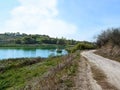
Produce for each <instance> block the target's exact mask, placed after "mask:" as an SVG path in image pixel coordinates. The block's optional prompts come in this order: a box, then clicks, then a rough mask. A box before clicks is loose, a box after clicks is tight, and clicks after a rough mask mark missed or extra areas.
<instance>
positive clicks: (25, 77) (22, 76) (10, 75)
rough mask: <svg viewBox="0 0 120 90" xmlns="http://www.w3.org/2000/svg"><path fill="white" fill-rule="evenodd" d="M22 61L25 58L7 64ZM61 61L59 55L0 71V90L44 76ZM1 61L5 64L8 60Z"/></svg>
mask: <svg viewBox="0 0 120 90" xmlns="http://www.w3.org/2000/svg"><path fill="white" fill-rule="evenodd" d="M20 61H21V62H23V60H17V61H12V60H9V61H8V62H9V63H7V64H6V66H9V65H10V66H11V65H13V66H14V65H16V64H18V63H19V64H20ZM60 61H61V59H60V58H59V57H57V58H49V59H47V60H44V61H42V62H39V63H36V64H32V65H23V66H21V67H18V68H15V67H14V68H9V69H6V71H5V72H1V73H0V90H6V89H10V88H12V89H13V88H17V87H23V86H24V85H25V84H26V82H27V81H29V80H31V79H32V78H33V77H38V76H39V77H40V76H42V75H43V74H44V73H45V72H47V71H48V70H49V69H50V68H52V67H54V66H55V65H56V64H57V63H59V62H60ZM1 62H4V63H3V64H5V62H7V61H1ZM19 64H18V65H19Z"/></svg>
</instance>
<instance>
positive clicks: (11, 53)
mask: <svg viewBox="0 0 120 90" xmlns="http://www.w3.org/2000/svg"><path fill="white" fill-rule="evenodd" d="M65 54H67V51H66V50H62V52H61V53H57V52H56V50H54V49H39V48H0V59H8V58H22V57H44V58H47V57H49V56H56V55H65Z"/></svg>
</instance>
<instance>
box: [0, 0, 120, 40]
mask: <svg viewBox="0 0 120 90" xmlns="http://www.w3.org/2000/svg"><path fill="white" fill-rule="evenodd" d="M117 27H120V0H0V33H5V32H20V33H27V34H42V35H43V34H44V35H49V36H51V37H58V38H61V37H64V38H67V39H75V40H80V41H83V40H87V41H94V40H95V37H96V36H97V35H98V34H99V33H100V32H101V31H103V30H106V29H108V28H117Z"/></svg>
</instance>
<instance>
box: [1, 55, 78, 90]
mask: <svg viewBox="0 0 120 90" xmlns="http://www.w3.org/2000/svg"><path fill="white" fill-rule="evenodd" d="M77 59H79V54H76V53H74V54H71V55H67V56H62V57H51V58H48V59H42V58H32V59H29V58H23V59H14V60H12V59H11V60H5V61H0V90H15V89H17V90H19V89H24V90H26V89H27V90H28V89H29V90H31V89H35V90H36V89H39V90H41V88H42V90H43V89H44V88H47V89H50V88H62V87H63V86H64V88H70V87H72V86H74V85H73V80H72V79H71V77H73V76H74V75H75V72H76V70H77ZM46 85H47V86H46Z"/></svg>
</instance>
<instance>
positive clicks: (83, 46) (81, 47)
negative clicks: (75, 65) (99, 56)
mask: <svg viewBox="0 0 120 90" xmlns="http://www.w3.org/2000/svg"><path fill="white" fill-rule="evenodd" d="M95 48H96V46H95V44H93V43H89V42H81V43H78V44H77V45H75V46H74V47H72V48H71V49H69V50H68V51H69V52H71V53H74V52H75V51H77V50H89V49H95Z"/></svg>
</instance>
